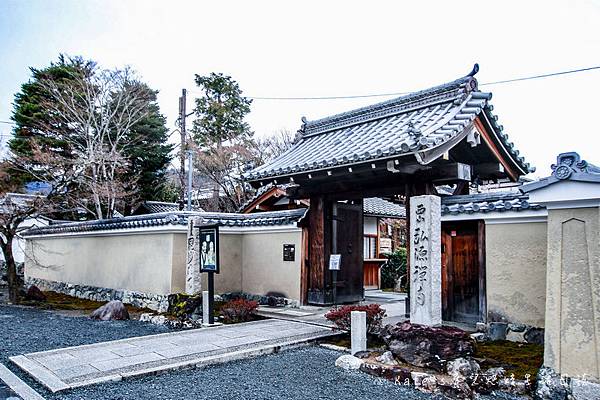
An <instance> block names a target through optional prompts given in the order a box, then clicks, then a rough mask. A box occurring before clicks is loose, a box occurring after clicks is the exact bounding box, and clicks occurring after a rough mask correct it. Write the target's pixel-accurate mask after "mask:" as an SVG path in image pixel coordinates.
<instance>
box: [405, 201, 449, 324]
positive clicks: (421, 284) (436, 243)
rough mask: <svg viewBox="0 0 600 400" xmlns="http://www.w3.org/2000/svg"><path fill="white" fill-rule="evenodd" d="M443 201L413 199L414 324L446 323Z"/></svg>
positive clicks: (412, 263)
mask: <svg viewBox="0 0 600 400" xmlns="http://www.w3.org/2000/svg"><path fill="white" fill-rule="evenodd" d="M441 229H442V226H441V202H440V198H439V197H438V196H432V195H424V196H414V197H411V198H410V236H409V238H408V239H409V240H410V241H411V242H410V254H409V257H410V274H409V277H410V278H409V279H410V322H412V323H415V324H422V325H428V326H435V325H441V324H442V263H441V251H442V246H441Z"/></svg>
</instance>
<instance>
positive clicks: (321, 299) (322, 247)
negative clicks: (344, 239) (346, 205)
mask: <svg viewBox="0 0 600 400" xmlns="http://www.w3.org/2000/svg"><path fill="white" fill-rule="evenodd" d="M330 214H331V202H330V201H328V200H325V198H323V196H312V197H311V198H310V209H309V214H308V222H309V228H308V230H309V241H310V246H309V252H310V254H309V265H308V270H309V275H308V296H307V297H308V303H310V304H331V300H332V296H333V293H332V290H331V287H330V285H329V284H328V277H329V273H328V272H329V271H328V265H327V263H328V260H329V255H330V249H331V218H330Z"/></svg>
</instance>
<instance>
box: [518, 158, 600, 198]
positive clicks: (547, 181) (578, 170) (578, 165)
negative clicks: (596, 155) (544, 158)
mask: <svg viewBox="0 0 600 400" xmlns="http://www.w3.org/2000/svg"><path fill="white" fill-rule="evenodd" d="M550 168H552V175H550V176H548V177H546V178H542V179H539V180H537V181H534V182H530V183H527V184H525V185H523V186H521V190H522V191H523V192H531V191H533V190H537V189H541V188H544V187H546V186H550V185H552V184H554V183H557V182H560V181H566V180H569V181H575V182H592V183H600V167H597V166H595V165H593V164H590V163H588V162H587V161H585V160H582V159H581V156H580V155H579V154H578V153H576V152H568V153H561V154H559V155H558V157H556V164H552V165H551V167H550Z"/></svg>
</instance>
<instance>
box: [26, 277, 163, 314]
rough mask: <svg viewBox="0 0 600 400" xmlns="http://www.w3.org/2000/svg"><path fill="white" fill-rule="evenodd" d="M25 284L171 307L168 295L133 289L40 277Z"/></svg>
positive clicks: (158, 308)
mask: <svg viewBox="0 0 600 400" xmlns="http://www.w3.org/2000/svg"><path fill="white" fill-rule="evenodd" d="M25 285H26V286H31V285H35V286H37V287H39V288H40V289H43V290H52V291H55V292H58V293H63V294H68V295H69V296H73V297H77V298H80V299H87V300H95V301H111V300H120V301H122V302H123V303H125V304H131V305H132V306H134V307H139V308H149V309H151V310H155V311H158V312H166V311H167V309H168V308H169V300H168V296H167V295H160V294H152V293H142V292H135V291H131V290H117V289H108V288H102V287H97V286H86V285H77V284H73V283H66V282H56V281H48V280H45V279H40V278H33V277H25Z"/></svg>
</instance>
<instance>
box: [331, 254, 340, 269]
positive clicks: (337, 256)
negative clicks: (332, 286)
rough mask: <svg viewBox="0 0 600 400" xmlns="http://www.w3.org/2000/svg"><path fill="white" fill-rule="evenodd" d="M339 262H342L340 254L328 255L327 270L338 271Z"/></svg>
mask: <svg viewBox="0 0 600 400" xmlns="http://www.w3.org/2000/svg"><path fill="white" fill-rule="evenodd" d="M341 262H342V255H341V254H332V255H330V256H329V270H330V271H339V270H340V263H341Z"/></svg>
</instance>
